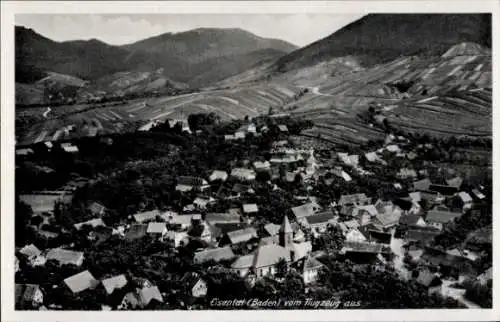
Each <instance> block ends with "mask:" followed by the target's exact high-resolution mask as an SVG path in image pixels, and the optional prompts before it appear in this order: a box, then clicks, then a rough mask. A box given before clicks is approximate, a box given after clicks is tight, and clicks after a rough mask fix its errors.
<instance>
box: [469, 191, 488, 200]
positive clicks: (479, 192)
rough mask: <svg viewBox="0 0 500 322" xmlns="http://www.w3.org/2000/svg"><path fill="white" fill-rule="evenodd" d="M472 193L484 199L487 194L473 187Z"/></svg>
mask: <svg viewBox="0 0 500 322" xmlns="http://www.w3.org/2000/svg"><path fill="white" fill-rule="evenodd" d="M472 194H473V195H474V196H475V197H476V198H477V199H479V200H483V199H485V198H486V196H485V195H484V194H483V193H482V192H481V191H479V190H478V189H472Z"/></svg>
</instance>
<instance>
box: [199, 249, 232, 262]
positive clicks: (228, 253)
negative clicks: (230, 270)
mask: <svg viewBox="0 0 500 322" xmlns="http://www.w3.org/2000/svg"><path fill="white" fill-rule="evenodd" d="M234 257H235V255H234V253H233V251H232V249H231V247H229V246H225V247H217V248H211V249H205V250H202V251H199V252H196V253H194V258H193V261H194V262H195V263H197V264H202V263H205V262H208V261H215V262H220V261H222V260H231V259H233V258H234Z"/></svg>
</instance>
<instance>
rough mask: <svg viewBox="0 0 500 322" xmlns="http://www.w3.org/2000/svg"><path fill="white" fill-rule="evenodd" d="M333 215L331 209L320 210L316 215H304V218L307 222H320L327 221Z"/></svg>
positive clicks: (332, 217)
mask: <svg viewBox="0 0 500 322" xmlns="http://www.w3.org/2000/svg"><path fill="white" fill-rule="evenodd" d="M334 218H335V216H334V215H333V213H332V212H331V211H325V212H320V213H318V214H316V215H312V216H308V217H306V220H307V222H308V223H309V224H311V225H313V224H321V223H327V222H328V221H330V220H332V219H334Z"/></svg>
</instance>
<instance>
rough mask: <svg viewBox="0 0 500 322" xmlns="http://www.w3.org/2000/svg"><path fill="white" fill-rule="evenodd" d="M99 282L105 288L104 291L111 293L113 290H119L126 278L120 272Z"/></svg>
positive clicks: (123, 285) (125, 282) (125, 283)
mask: <svg viewBox="0 0 500 322" xmlns="http://www.w3.org/2000/svg"><path fill="white" fill-rule="evenodd" d="M101 284H102V286H103V287H104V289H105V290H106V293H108V294H112V293H113V291H114V290H119V289H121V288H123V287H125V285H127V278H126V277H125V275H123V274H121V275H117V276H114V277H110V278H106V279H103V280H101Z"/></svg>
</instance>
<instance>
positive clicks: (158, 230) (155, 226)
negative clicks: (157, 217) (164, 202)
mask: <svg viewBox="0 0 500 322" xmlns="http://www.w3.org/2000/svg"><path fill="white" fill-rule="evenodd" d="M167 231H168V230H167V224H165V223H164V222H150V223H149V224H148V229H147V231H146V232H147V234H149V235H152V236H153V237H154V238H158V239H163V237H164V236H165V235H166V234H167Z"/></svg>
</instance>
